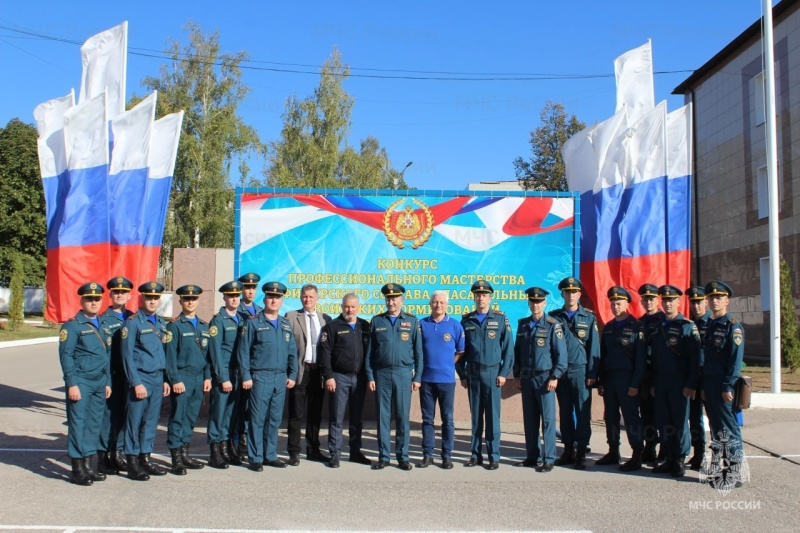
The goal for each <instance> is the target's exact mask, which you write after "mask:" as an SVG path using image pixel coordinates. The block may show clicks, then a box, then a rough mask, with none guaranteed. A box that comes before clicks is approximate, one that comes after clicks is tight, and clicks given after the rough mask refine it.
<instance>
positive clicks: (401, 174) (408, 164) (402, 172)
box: [394, 161, 414, 189]
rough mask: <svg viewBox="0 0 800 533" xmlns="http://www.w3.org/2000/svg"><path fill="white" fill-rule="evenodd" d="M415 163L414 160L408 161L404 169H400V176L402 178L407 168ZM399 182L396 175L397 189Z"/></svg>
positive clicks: (395, 184)
mask: <svg viewBox="0 0 800 533" xmlns="http://www.w3.org/2000/svg"><path fill="white" fill-rule="evenodd" d="M413 164H414V162H413V161H409V162H408V163H406V166H404V167H403V170H401V171H400V177H401V178H402V177H403V175H404V174H405V173H406V170H408V167H410V166H411V165H413ZM397 183H398V178H397V177H395V178H394V188H395V189H397Z"/></svg>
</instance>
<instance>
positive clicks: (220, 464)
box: [208, 442, 228, 468]
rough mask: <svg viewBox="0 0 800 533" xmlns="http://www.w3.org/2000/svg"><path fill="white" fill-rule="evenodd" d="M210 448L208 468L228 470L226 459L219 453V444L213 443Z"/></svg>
mask: <svg viewBox="0 0 800 533" xmlns="http://www.w3.org/2000/svg"><path fill="white" fill-rule="evenodd" d="M210 447H211V453H210V454H209V456H208V466H210V467H211V468H228V463H226V462H225V459H223V458H222V454H221V453H220V451H219V449H220V445H219V442H212V443H211V445H210Z"/></svg>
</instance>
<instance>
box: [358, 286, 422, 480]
mask: <svg viewBox="0 0 800 533" xmlns="http://www.w3.org/2000/svg"><path fill="white" fill-rule="evenodd" d="M405 292H406V289H405V288H404V287H403V286H402V285H398V284H397V283H388V284H386V285H384V286H383V287H381V293H382V294H383V295H384V297H385V299H386V312H385V313H382V314H380V315H375V316H374V317H372V322H370V333H369V343H368V345H367V357H366V362H365V366H366V372H367V382H368V383H369V390H371V391H372V392H375V393H376V394H375V400H376V402H377V404H378V461H377V462H375V463H373V464H372V468H373V470H382V469H383V468H385V467H386V466H388V465H389V451H390V449H391V433H392V414H394V417H395V444H394V446H395V450H394V451H395V456H396V457H397V463H398V466H399V467H400V469H401V470H411V468H412V466H411V463H410V462H409V461H408V441H409V435H408V434H409V421H408V417H409V411H410V410H411V392H412V391H417V390H419V384H420V381H421V379H422V364H423V363H422V361H423V359H422V335H421V334H420V331H419V323H418V322H417V318H416V317H415V316H413V315H409V314H406V313H405V312H404V311H403V294H404V293H405Z"/></svg>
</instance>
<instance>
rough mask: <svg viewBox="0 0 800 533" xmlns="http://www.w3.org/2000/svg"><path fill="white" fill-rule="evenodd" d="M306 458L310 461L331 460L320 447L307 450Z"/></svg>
mask: <svg viewBox="0 0 800 533" xmlns="http://www.w3.org/2000/svg"><path fill="white" fill-rule="evenodd" d="M306 458H307V459H308V460H309V461H318V462H320V463H327V462H328V461H330V460H331V458H330V457H328V456H327V455H325V454H324V453H322V452H321V451H320V450H319V448H316V449H313V450H311V451H308V450H306Z"/></svg>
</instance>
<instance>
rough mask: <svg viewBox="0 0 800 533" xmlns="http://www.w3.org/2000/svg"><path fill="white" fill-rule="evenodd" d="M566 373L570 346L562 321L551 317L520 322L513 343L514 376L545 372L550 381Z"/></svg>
mask: <svg viewBox="0 0 800 533" xmlns="http://www.w3.org/2000/svg"><path fill="white" fill-rule="evenodd" d="M566 370H567V343H566V341H565V340H564V329H563V327H562V325H561V322H560V321H559V320H556V319H555V318H553V317H551V316H548V315H543V316H542V318H540V319H539V320H538V321H534V320H533V318H532V317H526V318H523V319H521V320H520V321H519V325H518V326H517V340H516V341H515V342H514V377H515V378H519V377H523V378H531V377H533V376H534V375H536V374H545V373H546V374H549V377H550V379H558V378H560V377H561V375H562V374H563V373H564V372H566Z"/></svg>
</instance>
